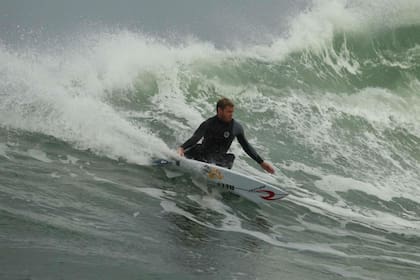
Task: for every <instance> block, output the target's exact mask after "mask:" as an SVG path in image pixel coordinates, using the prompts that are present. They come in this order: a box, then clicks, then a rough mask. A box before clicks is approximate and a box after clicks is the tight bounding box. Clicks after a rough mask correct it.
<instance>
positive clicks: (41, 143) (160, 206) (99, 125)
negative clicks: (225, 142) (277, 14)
mask: <svg viewBox="0 0 420 280" xmlns="http://www.w3.org/2000/svg"><path fill="white" fill-rule="evenodd" d="M0 7H1V4H0ZM419 12H420V2H419V1H397V2H396V1H338V0H337V1H314V2H313V3H308V5H307V6H306V7H305V8H302V9H301V10H299V11H297V12H296V14H295V15H294V16H290V17H288V18H287V24H286V25H285V27H284V29H283V30H282V31H281V32H280V31H279V32H277V33H276V32H274V33H273V32H272V33H270V34H265V35H264V39H261V42H254V41H246V42H240V41H236V42H235V43H232V44H226V43H225V44H220V42H219V43H215V42H212V41H211V40H205V39H202V38H200V37H199V36H198V37H197V36H181V35H179V36H178V37H177V36H175V35H174V37H175V38H174V37H170V36H169V35H168V37H165V36H164V35H161V34H160V35H153V34H150V32H142V31H139V30H133V29H130V28H126V27H121V26H117V27H116V26H113V27H112V28H109V26H108V27H107V28H99V29H98V30H96V31H95V28H97V27H98V25H100V23H97V24H95V25H91V29H89V30H87V31H85V32H83V31H80V32H77V33H71V34H67V35H62V37H63V38H64V40H62V41H60V40H58V41H60V42H58V41H57V40H55V39H49V40H42V42H39V41H40V40H38V41H37V42H36V43H34V40H33V37H31V38H32V39H31V40H29V41H26V39H25V40H23V41H25V43H18V44H17V45H16V44H15V45H13V44H11V43H9V42H7V40H6V39H5V38H2V40H0V279H276V280H277V279H288V280H290V279H419V277H420V126H419V123H420V17H419V16H418V14H419ZM92 30H93V31H92ZM25 32H26V31H25ZM30 36H35V35H33V34H32V35H30ZM35 37H36V36H35ZM261 38H262V37H261ZM63 41H64V42H65V43H63ZM31 42H32V43H31ZM222 96H227V97H229V98H231V99H232V100H233V101H234V102H235V116H234V117H235V119H237V120H239V121H240V122H241V123H242V124H243V126H244V128H245V133H246V136H247V138H248V139H249V141H250V142H251V143H252V144H253V145H254V147H255V148H256V150H257V151H258V152H259V153H260V154H261V155H262V156H263V157H264V158H265V159H266V160H268V161H269V162H271V163H273V165H274V167H275V168H276V171H277V172H276V174H275V175H268V174H267V173H264V172H263V171H262V170H261V169H260V168H259V166H258V165H257V164H256V163H255V162H253V161H252V160H251V159H250V158H248V157H247V155H246V154H245V153H244V152H243V151H242V150H241V148H240V146H239V144H238V143H237V142H234V144H233V145H232V148H231V149H232V152H234V153H235V154H236V155H237V159H236V162H235V165H234V170H237V171H239V172H243V173H247V174H252V175H253V176H256V177H258V178H259V179H261V180H265V181H267V182H270V183H272V184H274V185H277V186H279V187H281V188H282V189H285V190H287V191H288V192H289V193H290V194H289V196H288V197H287V198H285V199H284V200H282V201H280V202H278V203H275V204H265V205H256V204H254V203H251V202H248V201H246V200H243V199H241V198H239V197H235V196H234V195H226V194H220V193H218V192H217V190H213V191H211V192H206V191H205V190H206V189H205V187H203V182H200V181H199V180H196V179H194V178H193V177H191V176H190V175H188V174H184V175H182V176H178V177H175V178H171V176H168V174H167V173H165V170H163V169H161V168H156V167H153V166H151V165H150V160H151V159H152V158H156V157H166V156H168V155H171V154H173V153H174V151H175V149H176V147H177V146H178V145H179V144H181V143H183V142H184V141H185V140H186V139H187V138H188V137H190V136H191V134H192V133H193V131H194V130H195V129H196V128H197V126H198V125H199V124H200V123H201V122H202V121H203V120H205V119H206V118H208V117H210V116H212V115H213V114H214V107H215V102H216V101H217V100H218V98H220V97H222Z"/></svg>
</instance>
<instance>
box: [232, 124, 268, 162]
mask: <svg viewBox="0 0 420 280" xmlns="http://www.w3.org/2000/svg"><path fill="white" fill-rule="evenodd" d="M236 137H237V138H238V141H239V144H241V146H242V149H244V151H245V153H247V154H248V155H249V156H250V157H251V158H252V159H253V160H255V161H256V162H258V164H261V163H262V162H263V161H264V160H263V159H262V158H261V157H260V156H259V155H258V153H257V152H256V151H255V149H254V148H253V147H252V146H251V144H249V142H248V140H246V138H245V135H244V133H243V131H242V133H241V134H238V135H237V136H236Z"/></svg>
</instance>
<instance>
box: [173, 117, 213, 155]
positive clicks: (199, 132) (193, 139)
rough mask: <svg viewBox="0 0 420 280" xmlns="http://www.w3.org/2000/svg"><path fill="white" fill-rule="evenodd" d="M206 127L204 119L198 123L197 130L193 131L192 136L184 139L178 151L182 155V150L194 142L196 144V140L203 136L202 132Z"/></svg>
mask: <svg viewBox="0 0 420 280" xmlns="http://www.w3.org/2000/svg"><path fill="white" fill-rule="evenodd" d="M206 129H207V121H204V122H202V123H201V124H200V126H199V127H198V128H197V130H196V131H195V132H194V134H193V136H191V138H190V139H188V140H187V141H185V143H184V144H182V145H181V146H180V147H179V148H178V153H179V154H180V155H181V156H183V155H184V151H185V150H186V149H188V148H190V147H192V146H194V145H195V144H197V142H198V141H199V140H200V139H201V138H202V137H203V136H204V133H205V132H206Z"/></svg>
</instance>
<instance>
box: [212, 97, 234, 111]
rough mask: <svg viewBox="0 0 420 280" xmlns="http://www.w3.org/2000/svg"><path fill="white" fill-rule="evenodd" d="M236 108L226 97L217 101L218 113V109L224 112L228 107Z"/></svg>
mask: <svg viewBox="0 0 420 280" xmlns="http://www.w3.org/2000/svg"><path fill="white" fill-rule="evenodd" d="M234 106H235V105H234V104H233V102H232V100H230V99H229V98H226V97H222V98H220V99H219V101H217V104H216V111H217V109H218V108H220V109H222V110H224V109H225V108H226V107H234Z"/></svg>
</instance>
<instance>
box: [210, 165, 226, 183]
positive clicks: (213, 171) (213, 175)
mask: <svg viewBox="0 0 420 280" xmlns="http://www.w3.org/2000/svg"><path fill="white" fill-rule="evenodd" d="M207 177H209V179H212V180H214V179H219V180H222V179H223V177H224V176H223V174H222V172H220V170H219V169H217V168H216V167H210V170H209V172H208V173H207Z"/></svg>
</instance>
